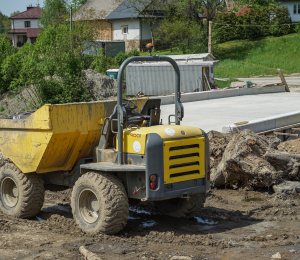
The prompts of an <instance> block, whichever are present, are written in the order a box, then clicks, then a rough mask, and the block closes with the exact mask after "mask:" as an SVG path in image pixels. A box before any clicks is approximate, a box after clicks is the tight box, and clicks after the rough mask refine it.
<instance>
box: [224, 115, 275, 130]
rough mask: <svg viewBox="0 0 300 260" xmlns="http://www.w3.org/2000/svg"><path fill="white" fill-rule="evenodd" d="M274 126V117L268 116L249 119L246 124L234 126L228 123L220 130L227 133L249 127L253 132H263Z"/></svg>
mask: <svg viewBox="0 0 300 260" xmlns="http://www.w3.org/2000/svg"><path fill="white" fill-rule="evenodd" d="M275 127H276V119H272V118H270V119H269V118H268V119H260V120H256V121H250V122H249V123H248V124H245V125H240V126H235V125H230V126H224V127H222V132H224V133H228V132H230V131H232V130H233V131H237V130H240V131H242V130H245V129H250V130H252V131H253V132H255V133H260V132H264V131H267V130H271V129H274V128H275Z"/></svg>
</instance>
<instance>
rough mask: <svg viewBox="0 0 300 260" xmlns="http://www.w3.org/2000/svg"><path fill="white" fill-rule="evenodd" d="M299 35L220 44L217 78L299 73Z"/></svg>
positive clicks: (217, 54)
mask: <svg viewBox="0 0 300 260" xmlns="http://www.w3.org/2000/svg"><path fill="white" fill-rule="evenodd" d="M299 42H300V34H299V33H298V34H289V35H286V36H282V37H266V38H263V39H259V40H257V41H249V40H237V41H230V42H226V43H222V44H219V45H218V46H217V49H216V52H215V53H214V54H215V56H216V58H217V59H218V60H220V61H221V62H220V65H219V66H217V67H216V70H215V76H216V77H220V78H222V77H228V78H231V77H235V78H237V77H252V76H264V75H278V73H277V69H278V68H280V69H281V70H282V71H283V73H285V74H291V73H300V44H299Z"/></svg>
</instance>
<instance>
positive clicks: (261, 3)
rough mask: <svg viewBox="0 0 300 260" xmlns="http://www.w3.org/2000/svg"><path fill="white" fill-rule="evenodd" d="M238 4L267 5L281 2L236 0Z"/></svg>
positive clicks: (272, 0)
mask: <svg viewBox="0 0 300 260" xmlns="http://www.w3.org/2000/svg"><path fill="white" fill-rule="evenodd" d="M234 3H235V4H237V5H250V6H251V7H261V6H264V7H267V6H275V5H277V4H279V3H280V1H278V0H236V1H234Z"/></svg>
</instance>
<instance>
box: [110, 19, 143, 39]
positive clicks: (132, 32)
mask: <svg viewBox="0 0 300 260" xmlns="http://www.w3.org/2000/svg"><path fill="white" fill-rule="evenodd" d="M124 26H128V34H123V27H124ZM113 34H114V41H126V40H139V39H140V22H139V20H138V19H134V20H133V19H128V20H115V21H114V33H113Z"/></svg>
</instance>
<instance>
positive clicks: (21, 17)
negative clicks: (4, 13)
mask: <svg viewBox="0 0 300 260" xmlns="http://www.w3.org/2000/svg"><path fill="white" fill-rule="evenodd" d="M41 15H42V9H41V8H40V7H39V6H36V7H31V6H30V7H27V10H26V11H25V12H22V13H18V14H16V15H14V16H11V17H9V19H10V20H11V30H10V31H9V34H10V37H11V39H12V41H13V45H14V46H16V47H22V46H23V45H24V44H25V43H26V42H29V43H35V42H36V38H37V36H38V34H39V33H40V29H39V26H38V23H39V17H40V16H41Z"/></svg>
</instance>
